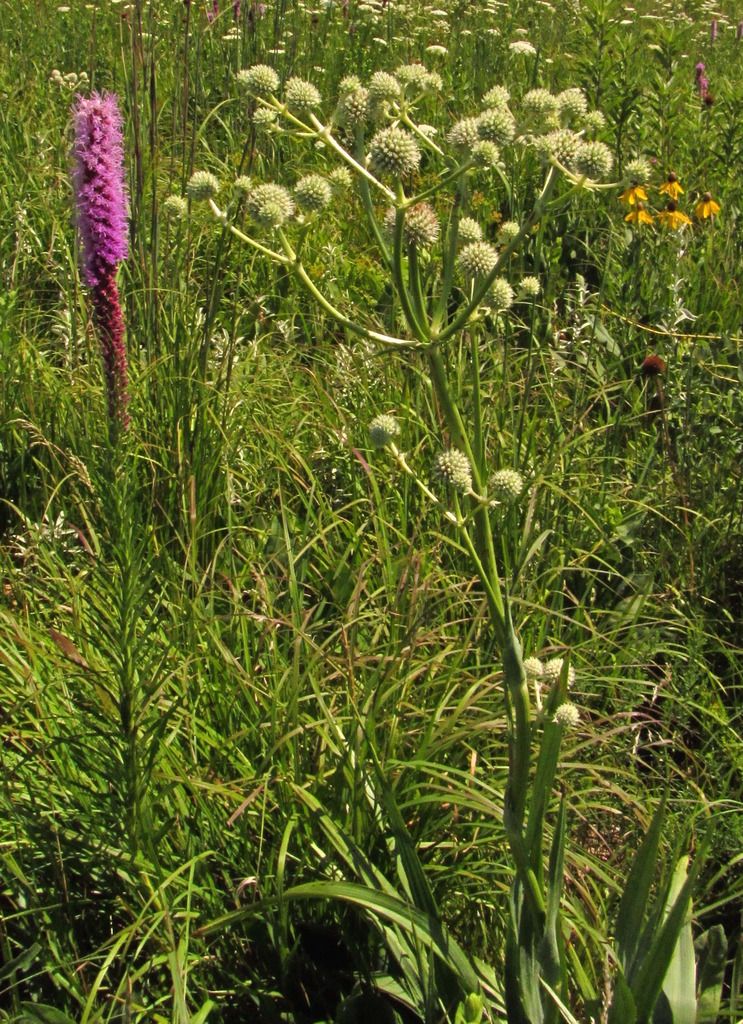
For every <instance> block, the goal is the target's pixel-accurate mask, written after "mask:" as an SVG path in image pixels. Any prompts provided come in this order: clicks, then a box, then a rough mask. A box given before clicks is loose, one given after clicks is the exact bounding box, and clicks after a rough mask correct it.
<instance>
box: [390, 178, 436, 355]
mask: <svg viewBox="0 0 743 1024" xmlns="http://www.w3.org/2000/svg"><path fill="white" fill-rule="evenodd" d="M404 200H405V194H404V193H403V190H402V185H400V184H399V183H398V186H397V203H398V209H397V211H396V214H395V245H394V250H393V253H392V277H393V279H394V282H395V290H396V291H397V297H398V298H399V300H400V305H401V306H402V311H403V313H404V315H405V320H406V321H407V324H408V327H409V328H410V330H411V333H412V334H413V335H414V336H415V337H416V338H417V339H418V341H420V342H422V343H423V344H424V345H425V344H427V343H428V342H429V341H430V340H431V339H430V335H429V332H428V331H427V329H426V326H427V325H426V322H425V318H424V319H421V318H420V317H419V316H418V313H417V311H416V309H415V307H414V305H413V302H412V299H411V297H410V293H409V291H408V288H407V285H406V283H405V278H404V277H403V271H402V267H403V251H404V243H405V211H404V209H402V204H403V202H404Z"/></svg>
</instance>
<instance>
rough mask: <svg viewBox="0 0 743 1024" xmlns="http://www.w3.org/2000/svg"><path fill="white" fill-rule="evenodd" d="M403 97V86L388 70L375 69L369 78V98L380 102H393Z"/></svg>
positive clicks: (375, 102)
mask: <svg viewBox="0 0 743 1024" xmlns="http://www.w3.org/2000/svg"><path fill="white" fill-rule="evenodd" d="M401 98H402V86H401V85H400V83H399V82H398V80H397V79H396V78H395V76H394V75H391V74H390V73H389V72H388V71H375V72H374V74H373V75H372V76H371V79H370V80H369V99H370V101H371V102H372V103H373V104H375V105H377V104H379V103H393V102H394V101H395V100H399V99H401Z"/></svg>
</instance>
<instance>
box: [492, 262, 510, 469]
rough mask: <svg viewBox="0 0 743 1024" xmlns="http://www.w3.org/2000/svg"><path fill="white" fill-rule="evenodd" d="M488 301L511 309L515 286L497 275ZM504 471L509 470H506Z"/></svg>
mask: <svg viewBox="0 0 743 1024" xmlns="http://www.w3.org/2000/svg"><path fill="white" fill-rule="evenodd" d="M488 301H489V303H490V305H491V307H492V308H493V309H495V310H498V311H499V312H502V311H503V310H504V309H510V308H511V306H512V305H513V288H512V287H511V286H510V284H509V283H508V281H506V279H505V277H496V279H495V281H493V283H492V285H491V286H490V291H489V292H488ZM504 472H507V471H506V470H504Z"/></svg>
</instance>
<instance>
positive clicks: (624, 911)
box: [616, 799, 666, 976]
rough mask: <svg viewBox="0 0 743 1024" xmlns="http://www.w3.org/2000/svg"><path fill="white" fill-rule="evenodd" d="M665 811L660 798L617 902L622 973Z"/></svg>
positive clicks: (631, 953)
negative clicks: (620, 897) (618, 902)
mask: <svg viewBox="0 0 743 1024" xmlns="http://www.w3.org/2000/svg"><path fill="white" fill-rule="evenodd" d="M665 812H666V802H665V799H663V800H662V801H661V804H660V806H659V807H658V810H657V811H656V812H655V814H654V816H653V820H652V821H651V823H650V828H649V829H648V832H647V835H646V836H645V840H644V842H643V844H642V846H641V847H640V849H639V850H638V851H637V854H636V856H635V859H634V862H633V864H632V869H631V871H630V873H629V878H628V879H627V884H626V887H625V890H624V893H623V895H622V899H621V902H620V904H619V913H618V915H617V927H616V942H617V954H618V956H619V963H620V964H621V967H622V971H623V973H624V975H625V976H626V975H628V974H629V973H630V971H631V968H632V965H633V962H634V959H635V954H636V952H637V946H638V941H639V937H640V935H641V933H642V922H643V918H644V917H645V911H646V907H647V901H648V895H649V893H650V886H651V885H652V882H653V877H654V875H655V867H656V860H657V857H658V844H659V842H660V833H661V829H662V827H663V820H664V818H665Z"/></svg>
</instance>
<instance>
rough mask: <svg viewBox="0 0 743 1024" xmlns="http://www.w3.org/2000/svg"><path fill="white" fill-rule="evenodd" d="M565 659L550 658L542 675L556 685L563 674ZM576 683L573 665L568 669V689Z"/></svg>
mask: <svg viewBox="0 0 743 1024" xmlns="http://www.w3.org/2000/svg"><path fill="white" fill-rule="evenodd" d="M563 665H564V661H563V659H562V658H550V660H549V661H548V662H546V664H545V666H544V672H543V674H542V677H543V679H544V681H545V682H546V683H547V684H548V685H549V686H552V685H554V684H555V683H556V682H557V681H558V679H559V678H560V676H561V675H562V668H563ZM574 683H575V669H574V668H573V666H572V665H571V666H570V667H569V669H568V689H570V687H571V686H573V684H574Z"/></svg>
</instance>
